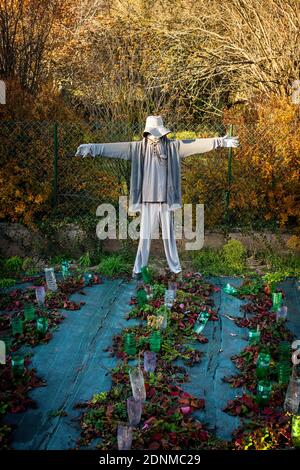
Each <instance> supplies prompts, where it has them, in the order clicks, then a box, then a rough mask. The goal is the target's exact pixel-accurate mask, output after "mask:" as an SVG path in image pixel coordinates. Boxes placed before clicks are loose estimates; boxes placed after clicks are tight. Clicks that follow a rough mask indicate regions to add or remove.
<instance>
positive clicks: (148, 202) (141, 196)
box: [76, 116, 238, 277]
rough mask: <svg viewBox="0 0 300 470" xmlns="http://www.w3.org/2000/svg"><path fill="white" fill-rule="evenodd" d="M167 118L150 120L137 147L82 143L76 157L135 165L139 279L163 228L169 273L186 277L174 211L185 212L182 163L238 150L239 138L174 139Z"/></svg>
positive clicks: (132, 180) (133, 202)
mask: <svg viewBox="0 0 300 470" xmlns="http://www.w3.org/2000/svg"><path fill="white" fill-rule="evenodd" d="M170 132H171V131H170V130H169V129H167V128H166V127H164V124H163V120H162V118H161V116H148V117H147V120H146V126H145V129H144V132H143V139H142V140H140V141H137V142H116V143H104V144H82V145H80V146H79V147H78V149H77V152H76V156H82V157H86V156H87V155H91V156H92V157H98V156H99V157H108V158H121V159H124V160H129V161H131V177H130V195H129V212H131V213H136V212H140V213H141V223H140V240H139V246H138V250H137V254H136V259H135V263H134V267H133V277H137V276H138V275H139V274H140V273H141V268H142V267H146V266H147V264H148V258H149V252H150V244H151V239H153V238H154V234H157V230H158V227H159V225H160V226H161V231H162V238H163V244H164V249H165V254H166V258H167V262H168V266H169V269H170V271H171V272H172V273H176V274H178V273H180V272H181V266H180V261H179V257H178V252H177V246H176V240H175V231H174V210H176V209H179V208H181V206H182V202H181V176H180V162H181V159H182V158H185V157H188V156H190V155H195V154H201V153H206V152H210V151H211V150H215V149H218V148H222V147H237V146H238V138H237V137H228V136H227V135H226V136H224V137H213V138H204V139H192V140H171V139H169V138H168V137H167V135H168V134H169V133H170Z"/></svg>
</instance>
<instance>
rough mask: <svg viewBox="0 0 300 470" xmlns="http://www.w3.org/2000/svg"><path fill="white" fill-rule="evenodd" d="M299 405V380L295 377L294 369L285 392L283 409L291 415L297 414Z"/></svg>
mask: <svg viewBox="0 0 300 470" xmlns="http://www.w3.org/2000/svg"><path fill="white" fill-rule="evenodd" d="M299 404H300V378H299V377H297V375H296V370H295V367H293V372H292V375H291V378H290V381H289V385H288V388H287V391H286V395H285V400H284V405H283V408H284V410H285V411H288V412H290V413H293V414H297V412H298V409H299Z"/></svg>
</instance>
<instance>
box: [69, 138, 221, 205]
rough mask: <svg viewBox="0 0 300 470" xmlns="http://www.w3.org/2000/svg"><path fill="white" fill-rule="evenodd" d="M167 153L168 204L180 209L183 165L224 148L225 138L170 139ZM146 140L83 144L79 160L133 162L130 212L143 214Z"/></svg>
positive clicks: (77, 154) (77, 153) (78, 154)
mask: <svg viewBox="0 0 300 470" xmlns="http://www.w3.org/2000/svg"><path fill="white" fill-rule="evenodd" d="M166 143H167V145H166V149H167V157H168V159H167V204H168V207H169V210H175V209H179V208H180V207H181V205H182V201H181V171H180V161H181V159H182V158H185V157H188V156H190V155H195V154H200V153H206V152H210V151H211V150H215V149H216V148H219V147H222V137H221V138H219V137H213V138H206V139H193V140H170V139H168V138H167V139H166ZM145 145H146V139H145V138H143V140H140V141H137V142H116V143H108V144H82V145H80V146H79V147H78V149H77V152H76V156H82V157H86V156H87V155H91V156H92V157H97V156H99V157H108V158H121V159H123V160H130V161H131V178H130V195H129V212H132V213H134V212H137V211H140V210H141V203H142V185H143V177H144V171H143V170H144V165H143V161H144V160H143V159H144V154H145Z"/></svg>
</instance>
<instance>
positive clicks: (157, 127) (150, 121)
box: [143, 116, 171, 137]
mask: <svg viewBox="0 0 300 470" xmlns="http://www.w3.org/2000/svg"><path fill="white" fill-rule="evenodd" d="M170 132H171V131H170V129H167V128H166V127H164V123H163V120H162V117H161V116H148V117H147V119H146V126H145V129H144V132H143V134H144V135H145V134H146V133H149V134H152V135H154V137H163V136H164V135H166V134H169V133H170Z"/></svg>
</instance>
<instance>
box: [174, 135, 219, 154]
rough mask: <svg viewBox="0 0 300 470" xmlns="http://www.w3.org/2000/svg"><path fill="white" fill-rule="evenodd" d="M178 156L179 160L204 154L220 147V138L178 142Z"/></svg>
mask: <svg viewBox="0 0 300 470" xmlns="http://www.w3.org/2000/svg"><path fill="white" fill-rule="evenodd" d="M178 142H179V155H180V157H181V158H185V157H189V156H190V155H195V154H198V153H206V152H210V151H211V150H215V149H217V148H220V147H222V138H220V137H213V138H208V139H191V140H178Z"/></svg>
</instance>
